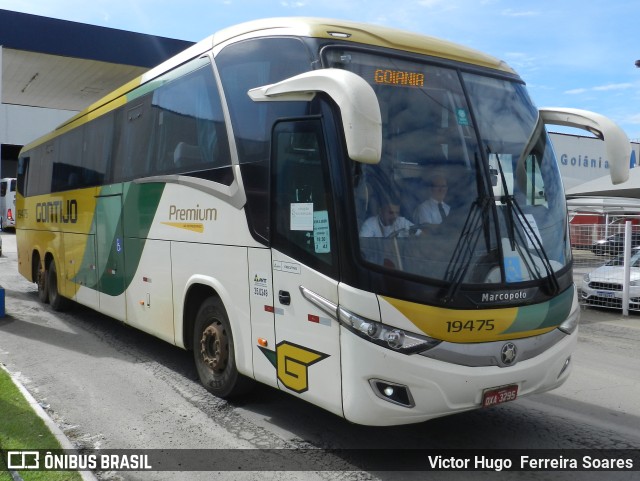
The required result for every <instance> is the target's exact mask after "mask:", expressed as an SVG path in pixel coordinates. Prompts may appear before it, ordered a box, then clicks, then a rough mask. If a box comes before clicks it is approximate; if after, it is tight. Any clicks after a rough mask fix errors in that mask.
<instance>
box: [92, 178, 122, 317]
mask: <svg viewBox="0 0 640 481" xmlns="http://www.w3.org/2000/svg"><path fill="white" fill-rule="evenodd" d="M96 201H97V202H96V251H97V252H96V254H97V266H98V291H99V304H100V310H101V311H102V312H104V313H105V314H107V315H109V316H111V317H115V318H116V319H119V320H121V321H124V320H126V317H127V316H126V314H127V309H126V302H125V262H124V261H125V259H124V255H125V254H124V239H123V226H122V223H123V218H122V216H123V212H122V184H115V185H110V186H105V187H103V188H102V190H101V191H100V194H99V195H98V197H97V199H96Z"/></svg>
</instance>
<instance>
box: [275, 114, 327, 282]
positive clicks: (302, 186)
mask: <svg viewBox="0 0 640 481" xmlns="http://www.w3.org/2000/svg"><path fill="white" fill-rule="evenodd" d="M272 172H273V190H272V192H273V200H272V202H273V203H272V205H273V209H272V213H273V232H274V235H273V246H274V247H275V248H277V249H278V250H280V251H281V252H283V253H285V254H287V255H290V256H291V257H294V258H296V259H299V260H300V261H302V262H304V263H306V264H307V265H309V266H310V267H312V268H315V269H318V270H320V271H321V272H323V273H324V274H327V275H330V276H331V275H335V274H336V269H337V261H336V259H337V250H336V246H337V243H336V242H335V233H334V230H335V227H334V220H333V219H334V216H333V205H332V202H331V188H330V183H329V175H328V169H327V159H326V152H325V148H324V137H323V135H322V124H321V123H320V121H315V120H314V121H294V122H280V123H278V124H277V125H276V127H275V128H274V134H273V171H272Z"/></svg>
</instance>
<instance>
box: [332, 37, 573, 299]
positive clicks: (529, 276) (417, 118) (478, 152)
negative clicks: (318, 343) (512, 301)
mask: <svg viewBox="0 0 640 481" xmlns="http://www.w3.org/2000/svg"><path fill="white" fill-rule="evenodd" d="M324 55H325V62H326V64H327V66H328V67H333V68H342V69H347V70H350V71H352V72H354V73H357V74H359V75H360V76H362V77H363V78H364V79H366V80H367V81H368V82H369V83H370V85H371V86H372V87H373V89H374V91H375V92H376V94H377V97H378V100H379V103H380V109H381V114H382V123H383V141H382V148H383V152H382V159H381V161H380V163H379V164H377V165H363V164H359V163H354V165H353V168H352V176H353V178H352V184H353V189H354V196H353V198H354V201H355V206H354V208H355V211H356V215H357V219H358V230H359V251H360V256H361V258H362V259H363V260H364V261H365V262H367V263H369V264H372V265H375V266H376V268H377V269H386V270H390V271H394V272H396V273H402V274H406V275H410V276H414V277H415V276H418V277H420V278H428V279H436V280H441V281H445V282H448V283H450V285H451V284H454V285H457V286H459V285H460V284H463V283H464V284H486V283H492V284H502V283H515V282H525V281H531V280H538V279H547V278H552V279H554V278H555V273H556V272H558V271H559V270H561V269H562V268H564V267H565V266H566V265H567V264H568V262H569V261H570V255H571V254H570V248H569V243H568V233H567V228H566V207H565V201H564V197H563V194H562V183H561V180H560V175H559V172H558V169H557V165H556V161H555V157H554V155H553V152H552V149H551V147H550V143H549V140H548V137H547V134H546V131H545V129H544V127H543V125H542V124H541V123H540V122H539V121H538V112H537V109H536V108H535V107H534V106H533V104H532V102H531V100H530V99H529V97H528V95H527V93H526V90H525V88H524V85H523V84H522V83H520V82H519V81H517V79H500V78H495V77H488V76H485V75H482V74H480V73H460V71H459V70H457V69H455V68H451V67H449V66H441V65H436V64H431V63H428V62H420V61H417V60H415V59H401V58H395V57H389V56H381V55H375V54H372V53H369V52H363V51H358V50H352V49H338V48H329V49H326V50H325V52H324Z"/></svg>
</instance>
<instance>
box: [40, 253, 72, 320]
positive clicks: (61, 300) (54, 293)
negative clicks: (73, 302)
mask: <svg viewBox="0 0 640 481" xmlns="http://www.w3.org/2000/svg"><path fill="white" fill-rule="evenodd" d="M46 277H47V289H48V290H49V304H51V307H52V308H53V310H54V311H66V310H67V309H68V308H69V299H67V298H66V297H63V296H62V295H60V292H58V272H57V270H56V261H55V260H53V259H51V262H50V263H49V269H48V270H47V276H46Z"/></svg>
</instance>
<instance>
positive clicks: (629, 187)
mask: <svg viewBox="0 0 640 481" xmlns="http://www.w3.org/2000/svg"><path fill="white" fill-rule="evenodd" d="M566 195H567V199H577V198H581V197H622V198H624V199H640V168H635V169H631V170H630V171H629V179H628V180H627V181H625V182H623V183H621V184H617V185H614V184H613V183H612V182H611V178H610V177H609V176H608V175H605V176H603V177H599V178H597V179H594V180H591V181H589V182H585V183H584V184H580V185H577V186H575V187H572V188H570V189H567V192H566Z"/></svg>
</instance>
